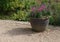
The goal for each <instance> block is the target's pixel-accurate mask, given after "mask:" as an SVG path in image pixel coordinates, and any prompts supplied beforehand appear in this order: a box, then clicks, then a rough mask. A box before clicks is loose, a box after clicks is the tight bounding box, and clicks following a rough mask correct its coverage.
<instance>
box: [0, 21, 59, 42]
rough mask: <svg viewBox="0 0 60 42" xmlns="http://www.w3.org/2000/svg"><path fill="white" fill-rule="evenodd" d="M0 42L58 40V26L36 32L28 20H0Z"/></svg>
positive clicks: (56, 41) (47, 41)
mask: <svg viewBox="0 0 60 42" xmlns="http://www.w3.org/2000/svg"><path fill="white" fill-rule="evenodd" d="M0 42H60V27H54V26H49V29H47V30H46V31H45V32H40V33H36V32H33V31H31V26H30V23H29V22H20V21H12V20H0Z"/></svg>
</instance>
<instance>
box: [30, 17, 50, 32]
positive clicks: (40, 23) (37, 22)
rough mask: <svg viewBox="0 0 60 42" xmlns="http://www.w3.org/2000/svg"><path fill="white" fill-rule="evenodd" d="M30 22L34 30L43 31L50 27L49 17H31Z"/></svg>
mask: <svg viewBox="0 0 60 42" xmlns="http://www.w3.org/2000/svg"><path fill="white" fill-rule="evenodd" d="M30 23H31V26H32V30H33V31H36V32H43V31H45V30H46V28H47V27H48V24H49V19H48V18H46V19H40V18H31V19H30Z"/></svg>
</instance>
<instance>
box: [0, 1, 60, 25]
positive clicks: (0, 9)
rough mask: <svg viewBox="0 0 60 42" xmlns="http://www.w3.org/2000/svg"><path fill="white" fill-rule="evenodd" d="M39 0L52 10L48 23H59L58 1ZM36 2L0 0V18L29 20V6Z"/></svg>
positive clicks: (59, 9) (59, 4)
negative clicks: (52, 13)
mask: <svg viewBox="0 0 60 42" xmlns="http://www.w3.org/2000/svg"><path fill="white" fill-rule="evenodd" d="M41 1H42V3H44V4H47V5H49V6H50V7H51V9H52V11H53V12H54V15H53V16H52V17H51V18H50V24H55V25H60V3H56V2H54V1H53V0H50V1H49V0H41ZM48 2H49V3H50V4H48ZM38 4H39V3H38V2H36V0H0V19H13V20H25V21H27V20H29V18H28V17H29V16H28V15H29V12H30V7H31V6H33V5H34V6H35V5H38Z"/></svg>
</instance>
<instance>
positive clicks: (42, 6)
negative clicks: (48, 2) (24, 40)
mask: <svg viewBox="0 0 60 42" xmlns="http://www.w3.org/2000/svg"><path fill="white" fill-rule="evenodd" d="M45 8H46V6H45V5H41V7H39V8H38V11H43V10H44V9H45Z"/></svg>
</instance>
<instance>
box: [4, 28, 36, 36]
mask: <svg viewBox="0 0 60 42" xmlns="http://www.w3.org/2000/svg"><path fill="white" fill-rule="evenodd" d="M35 33H36V32H33V31H32V30H31V28H15V29H12V30H9V31H7V32H6V33H4V34H8V35H9V36H17V35H28V36H31V34H35Z"/></svg>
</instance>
